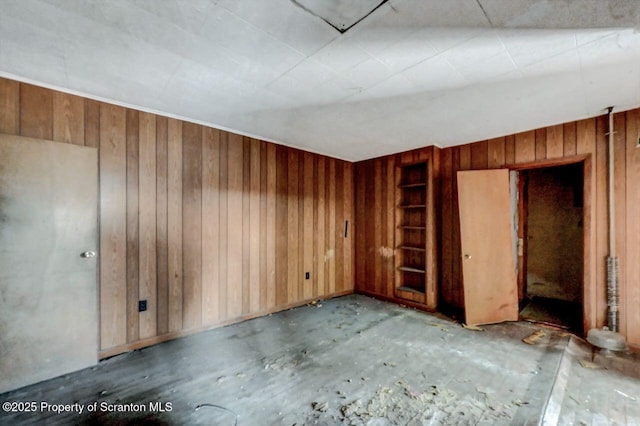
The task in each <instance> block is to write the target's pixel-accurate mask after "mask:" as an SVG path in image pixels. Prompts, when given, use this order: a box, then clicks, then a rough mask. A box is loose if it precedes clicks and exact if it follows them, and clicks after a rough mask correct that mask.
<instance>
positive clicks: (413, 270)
mask: <svg viewBox="0 0 640 426" xmlns="http://www.w3.org/2000/svg"><path fill="white" fill-rule="evenodd" d="M398 270H399V271H403V272H415V273H417V274H424V273H425V271H424V269H418V268H412V267H410V266H398Z"/></svg>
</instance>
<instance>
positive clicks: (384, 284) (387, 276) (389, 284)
mask: <svg viewBox="0 0 640 426" xmlns="http://www.w3.org/2000/svg"><path fill="white" fill-rule="evenodd" d="M439 151H440V150H439V149H438V148H435V147H428V148H424V149H418V150H414V151H407V152H404V153H400V154H396V155H389V156H386V157H380V158H374V159H372V160H367V161H361V162H358V163H355V171H354V173H355V184H354V185H355V198H356V211H355V215H356V218H355V219H356V243H355V250H356V256H355V262H356V266H355V268H356V269H355V270H356V275H355V277H356V279H355V281H356V283H355V284H356V289H357V290H358V291H359V292H361V293H365V294H369V295H372V296H378V297H381V298H384V299H389V300H396V296H395V283H394V275H395V259H394V252H395V249H396V245H397V244H396V241H395V238H396V237H395V235H396V221H395V212H396V187H397V185H398V182H396V174H395V173H396V167H397V166H399V165H401V164H413V163H418V162H422V161H424V162H427V169H428V170H427V173H428V175H429V178H428V179H427V180H428V183H427V185H433V187H434V188H435V191H430V190H429V191H428V194H430V195H429V196H428V198H427V203H428V205H431V206H432V208H433V214H430V215H428V216H429V220H428V223H427V228H428V231H427V234H426V240H427V252H428V253H427V262H426V265H425V267H426V268H425V269H426V271H427V274H426V283H427V284H426V291H427V295H426V296H427V297H426V298H424V297H423V298H422V299H423V300H425V302H424V303H416V305H422V306H421V307H423V308H426V309H430V310H435V309H436V308H437V299H438V288H437V283H438V264H437V262H438V248H439V243H438V241H439V227H438V226H437V222H438V219H437V216H439V215H438V213H439V209H438V208H437V206H438V204H439V189H440V184H439V175H440V170H439V167H440V166H439V160H440V156H439ZM431 229H433V232H431V231H430V230H431ZM397 300H398V301H401V302H402V303H407V304H412V305H413V303H411V301H410V300H400V299H397Z"/></svg>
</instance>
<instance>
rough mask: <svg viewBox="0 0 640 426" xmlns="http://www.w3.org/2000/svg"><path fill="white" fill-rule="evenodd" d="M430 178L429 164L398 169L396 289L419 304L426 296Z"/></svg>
mask: <svg viewBox="0 0 640 426" xmlns="http://www.w3.org/2000/svg"><path fill="white" fill-rule="evenodd" d="M428 176H429V174H428V169H427V163H426V162H418V163H413V164H403V165H400V166H397V167H396V185H397V189H396V198H395V201H396V202H395V205H396V209H397V210H396V211H395V213H396V214H395V224H396V244H397V247H396V248H397V249H398V250H397V252H396V256H394V258H395V260H394V266H395V274H394V275H395V288H396V290H398V291H399V292H400V293H399V294H400V295H399V296H398V297H400V298H401V299H407V300H412V301H414V302H419V303H424V302H425V296H426V294H427V293H426V289H427V285H426V280H427V273H426V269H427V259H426V257H427V236H428V234H427V223H428V222H427V217H428V211H427V210H428V208H429V207H430V205H429V201H428V196H427V191H428V190H429V189H430V187H431V186H432V185H431V184H429V185H427V181H428V178H429V177H428Z"/></svg>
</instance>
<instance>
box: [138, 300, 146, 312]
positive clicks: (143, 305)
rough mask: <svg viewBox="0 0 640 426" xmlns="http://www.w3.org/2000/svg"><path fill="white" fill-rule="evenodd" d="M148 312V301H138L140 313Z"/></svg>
mask: <svg viewBox="0 0 640 426" xmlns="http://www.w3.org/2000/svg"><path fill="white" fill-rule="evenodd" d="M146 310H147V301H146V300H139V301H138V312H144V311H146Z"/></svg>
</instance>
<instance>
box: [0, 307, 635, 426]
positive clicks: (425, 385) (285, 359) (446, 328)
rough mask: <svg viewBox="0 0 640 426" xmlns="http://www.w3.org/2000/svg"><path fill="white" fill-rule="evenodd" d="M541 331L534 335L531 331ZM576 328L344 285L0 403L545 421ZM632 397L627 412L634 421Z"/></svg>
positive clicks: (204, 418) (42, 417)
mask: <svg viewBox="0 0 640 426" xmlns="http://www.w3.org/2000/svg"><path fill="white" fill-rule="evenodd" d="M536 331H540V332H539V333H538V335H537V337H536V338H535V339H533V340H532V342H531V343H533V344H526V343H524V342H522V339H523V338H526V337H527V336H530V335H532V334H533V333H535V332H536ZM568 341H569V337H568V336H566V335H563V334H562V333H557V332H553V331H552V330H549V329H544V328H540V327H537V326H536V325H533V324H530V323H525V322H517V323H508V324H498V325H492V326H486V327H484V331H473V330H467V329H464V328H462V327H461V326H460V325H459V324H457V323H454V322H451V321H449V320H448V319H446V318H444V317H441V316H436V315H430V314H426V313H423V312H418V311H414V310H411V309H406V308H402V307H400V306H397V305H393V304H389V303H385V302H381V301H377V300H374V299H370V298H368V297H364V296H357V295H354V296H346V297H342V298H337V299H333V300H327V301H322V302H320V303H318V304H317V305H310V306H305V307H301V308H297V309H293V310H289V311H285V312H281V313H278V314H274V315H270V316H267V317H263V318H257V319H254V320H250V321H246V322H243V323H240V324H235V325H232V326H228V327H223V328H219V329H215V330H211V331H208V332H204V333H200V334H197V335H193V336H189V337H185V338H181V339H177V340H174V341H171V342H167V343H163V344H159V345H156V346H153V347H150V348H146V349H143V350H139V351H134V352H130V353H127V354H123V355H120V356H117V357H114V358H111V359H108V360H105V361H103V362H101V363H99V364H98V365H97V366H96V367H93V368H89V369H86V370H82V371H79V372H76V373H73V374H69V375H65V376H62V377H58V378H55V379H52V380H49V381H46V382H42V383H39V384H36V385H32V386H28V387H25V388H22V389H19V390H16V391H12V392H9V393H5V394H2V395H0V402H2V403H5V402H29V401H34V402H36V403H38V404H40V403H42V402H46V403H49V404H52V405H54V406H55V404H60V405H65V404H66V405H69V406H71V407H76V408H74V409H75V411H72V412H64V413H56V412H54V411H46V410H44V411H43V410H40V409H38V410H37V411H36V412H33V413H18V412H3V411H0V424H11V425H20V424H87V425H89V424H92V425H94V424H97V425H100V424H104V425H127V424H148V425H165V424H166V425H174V424H175V425H181V424H189V425H191V424H195V425H197V424H203V425H204V424H207V425H209V424H221V425H224V424H228V425H234V424H238V425H270V424H273V425H293V424H298V425H302V424H320V425H333V424H354V425H391V424H409V425H422V424H470V425H475V424H486V425H494V424H505V425H506V424H515V425H525V424H537V423H538V422H539V421H540V420H541V419H542V418H543V416H544V413H545V409H546V408H547V406H548V401H549V397H550V395H551V391H552V389H553V386H554V384H555V383H556V373H557V371H558V368H559V366H560V364H561V360H562V359H563V354H564V352H565V349H566V346H567V342H568ZM573 368H575V369H576V370H574V373H575V372H576V371H578V370H577V369H580V368H583V367H581V366H575V367H573ZM610 371H611V369H608V370H605V369H599V370H597V369H589V370H588V371H584V372H582V373H583V374H582V375H581V376H580V378H579V380H580V381H579V383H577V384H574V383H573V382H571V381H570V383H568V386H574V387H575V386H584V385H588V384H589V383H593V384H599V386H602V384H603V383H605V382H606V381H605V382H603V380H604V379H602V377H601V376H602V374H603V373H605V372H610ZM574 376H575V379H576V380H578V378H577V376H578V375H577V373H576V374H574ZM633 380H636V379H633ZM635 383H636V384H637V382H635ZM625 389H626V391H625V390H621V389H618V390H619V391H620V392H623V393H624V394H625V395H627V397H623V396H622V395H620V394H619V393H618V394H617V395H618V396H620V397H623V398H627V399H628V404H627V405H631V404H632V403H634V400H632V399H631V398H635V397H637V396H638V395H637V394H635V393H634V392H636V389H635V388H634V389H630V388H628V387H627V388H625ZM567 395H569V392H567V393H563V394H562V395H561V396H562V400H561V407H562V410H563V411H562V412H561V413H560V414H558V415H559V418H560V420H563V419H565V420H567V421H568V422H571V421H578V422H579V421H584V419H587V420H590V421H591V420H593V419H594V418H595V417H594V416H593V415H591V417H585V416H587V413H588V412H587V411H585V410H586V409H587V408H588V407H587V405H586V404H585V405H582V403H581V404H577V403H573V404H571V403H570V401H573V400H572V399H571V398H569V396H567ZM565 396H566V397H565ZM580 398H581V396H580V395H578V396H577V399H578V400H580ZM616 398H617V396H616ZM565 399H566V401H565ZM612 401H613V399H612ZM616 401H617V400H616ZM72 404H77V405H72ZM93 404H97V405H93ZM636 404H637V402H636ZM94 406H95V407H97V409H96V410H95V411H94V412H89V411H88V409H89V408H92V407H94ZM77 407H83V412H82V413H79V412H78V409H77ZM590 407H591V408H593V407H592V406H590ZM39 408H40V406H39ZM591 408H589V409H591ZM609 408H610V404H609V405H606V404H604V405H602V406H598V407H597V409H601V410H607V409H609ZM127 409H128V410H137V412H136V411H134V412H132V411H123V410H127ZM629 410H630V409H627V414H623V415H628V420H629V419H631V420H633V418H632V416H635V414H634V413H633V412H630V411H629ZM592 414H593V413H592ZM602 415H603V416H605V418H606V415H607V414H606V413H605V412H604V411H603V413H602ZM598 418H600V417H598ZM566 424H572V423H566ZM575 424H580V423H575ZM587 424H591V423H587ZM593 424H598V423H593Z"/></svg>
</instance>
